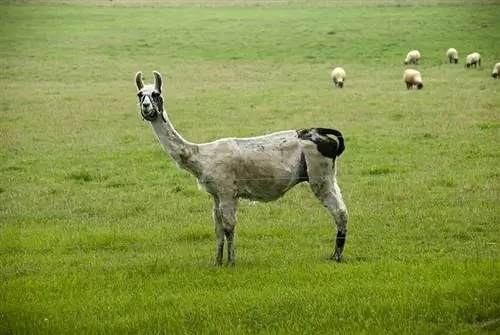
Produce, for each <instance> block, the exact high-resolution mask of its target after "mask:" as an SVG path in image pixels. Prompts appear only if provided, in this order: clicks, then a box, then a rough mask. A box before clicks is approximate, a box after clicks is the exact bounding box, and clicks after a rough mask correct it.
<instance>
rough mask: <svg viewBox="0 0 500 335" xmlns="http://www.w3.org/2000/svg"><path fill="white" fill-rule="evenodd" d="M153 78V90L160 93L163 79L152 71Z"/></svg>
mask: <svg viewBox="0 0 500 335" xmlns="http://www.w3.org/2000/svg"><path fill="white" fill-rule="evenodd" d="M153 76H154V77H155V89H156V90H158V91H159V92H161V91H162V87H163V79H162V77H161V74H160V72H158V71H153Z"/></svg>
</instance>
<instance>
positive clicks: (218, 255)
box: [215, 228, 224, 265]
mask: <svg viewBox="0 0 500 335" xmlns="http://www.w3.org/2000/svg"><path fill="white" fill-rule="evenodd" d="M215 233H216V234H217V248H216V250H215V264H216V265H222V255H223V254H224V232H223V231H221V229H219V228H215Z"/></svg>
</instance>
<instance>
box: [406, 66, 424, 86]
mask: <svg viewBox="0 0 500 335" xmlns="http://www.w3.org/2000/svg"><path fill="white" fill-rule="evenodd" d="M403 80H404V82H405V83H406V87H407V88H408V89H411V88H412V87H413V86H417V87H418V86H419V85H420V86H421V87H423V80H422V75H421V74H420V72H419V71H417V70H414V69H406V70H405V71H404V72H403Z"/></svg>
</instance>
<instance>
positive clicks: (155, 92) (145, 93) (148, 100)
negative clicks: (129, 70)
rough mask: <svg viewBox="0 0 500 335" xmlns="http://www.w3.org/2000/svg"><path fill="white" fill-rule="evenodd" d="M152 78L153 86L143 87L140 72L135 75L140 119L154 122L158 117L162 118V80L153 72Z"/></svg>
mask: <svg viewBox="0 0 500 335" xmlns="http://www.w3.org/2000/svg"><path fill="white" fill-rule="evenodd" d="M153 76H154V78H155V82H154V84H147V85H145V84H144V81H143V80H142V72H140V71H139V72H137V73H136V74H135V84H136V86H137V90H138V92H137V97H138V98H139V108H140V110H141V115H142V117H143V118H144V119H146V120H148V121H154V120H156V118H157V117H158V116H159V115H161V116H163V114H162V113H163V96H162V94H161V93H162V84H163V79H162V77H161V74H160V73H159V72H157V71H153Z"/></svg>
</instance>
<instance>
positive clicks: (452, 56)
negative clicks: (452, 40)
mask: <svg viewBox="0 0 500 335" xmlns="http://www.w3.org/2000/svg"><path fill="white" fill-rule="evenodd" d="M446 57H448V60H449V61H450V64H451V63H452V62H454V63H455V64H457V63H458V51H457V49H455V48H449V49H448V50H447V51H446Z"/></svg>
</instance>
